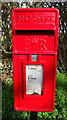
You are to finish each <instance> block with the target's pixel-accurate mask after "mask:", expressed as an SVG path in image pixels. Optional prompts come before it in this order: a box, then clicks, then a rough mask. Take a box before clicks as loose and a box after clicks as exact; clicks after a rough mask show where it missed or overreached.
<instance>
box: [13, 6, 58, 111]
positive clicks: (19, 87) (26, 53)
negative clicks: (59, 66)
mask: <svg viewBox="0 0 67 120" xmlns="http://www.w3.org/2000/svg"><path fill="white" fill-rule="evenodd" d="M27 12H28V13H33V14H34V13H35V14H36V15H38V14H39V12H40V13H41V12H43V13H44V12H46V14H47V13H48V14H50V13H53V15H54V17H55V18H54V19H55V20H54V21H55V23H49V22H47V24H45V23H42V24H41V23H39V22H38V23H37V22H35V23H33V22H32V23H31V22H30V23H28V24H27V22H26V23H19V22H17V21H16V19H17V15H18V14H19V15H21V14H20V13H23V14H25V16H26V14H27ZM17 13H18V14H17ZM29 15H30V14H29ZM58 18H59V11H58V9H56V8H28V9H27V8H25V9H24V8H22V9H21V8H19V9H18V8H15V9H13V10H12V54H13V78H14V109H15V110H17V111H40V112H51V111H52V110H54V102H55V91H56V63H57V50H58V26H59V19H58ZM51 19H52V18H51ZM42 30H43V32H44V31H46V32H47V31H51V32H52V31H53V33H51V34H52V35H53V37H54V38H52V39H53V40H52V44H53V45H54V48H52V49H48V50H45V49H44V50H42V51H40V50H39V49H36V50H33V49H32V47H31V49H29V50H28V47H27V46H26V48H24V47H22V44H26V43H23V42H21V41H22V36H23V35H25V33H22V32H23V31H24V32H25V31H26V35H28V33H29V32H31V31H32V33H33V31H39V33H40V31H42ZM18 31H19V33H20V32H21V34H22V35H21V34H17V32H18ZM29 34H30V33H29ZM48 34H49V33H48ZM40 35H41V34H40ZM28 36H29V35H28ZM28 36H27V37H28ZM33 36H34V35H33ZM42 36H43V35H42ZM46 36H49V35H46ZM19 37H20V41H19ZM31 38H32V37H31ZM40 38H42V37H40ZM44 38H45V37H44ZM48 38H49V37H48ZM23 39H24V38H23ZM49 39H50V38H49ZM53 41H54V43H53ZM28 42H29V41H28ZM35 42H36V39H35ZM48 42H49V41H48ZM50 44H51V43H50ZM50 44H49V45H50ZM31 45H32V44H31ZM35 45H36V44H35ZM40 45H41V44H40ZM18 46H20V47H18ZM41 47H43V44H42V45H41ZM22 48H24V49H22ZM40 49H41V48H40ZM34 54H37V55H38V60H37V61H32V57H31V56H32V55H34ZM28 64H29V65H32V64H33V65H34V64H36V65H38V64H40V65H43V73H44V75H43V81H44V84H43V91H44V95H26V93H25V91H26V88H25V87H24V86H26V83H25V81H26V67H25V66H26V65H28ZM45 68H46V70H45ZM48 71H49V72H48ZM49 93H50V94H49ZM45 99H46V100H45Z"/></svg>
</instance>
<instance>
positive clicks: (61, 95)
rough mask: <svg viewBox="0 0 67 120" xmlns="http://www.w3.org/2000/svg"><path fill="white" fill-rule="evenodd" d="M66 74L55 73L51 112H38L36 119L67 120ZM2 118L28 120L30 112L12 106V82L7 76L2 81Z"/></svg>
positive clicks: (3, 119)
mask: <svg viewBox="0 0 67 120" xmlns="http://www.w3.org/2000/svg"><path fill="white" fill-rule="evenodd" d="M66 91H67V75H65V74H61V73H58V74H57V89H56V103H55V109H54V111H53V112H38V120H67V116H66V110H67V102H66V101H67V98H66V95H67V94H66ZM2 94H3V95H2V120H5V119H8V120H29V118H30V112H22V111H15V110H14V108H13V82H12V79H11V78H8V79H7V80H5V81H4V83H3V91H2Z"/></svg>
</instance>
